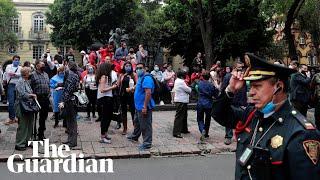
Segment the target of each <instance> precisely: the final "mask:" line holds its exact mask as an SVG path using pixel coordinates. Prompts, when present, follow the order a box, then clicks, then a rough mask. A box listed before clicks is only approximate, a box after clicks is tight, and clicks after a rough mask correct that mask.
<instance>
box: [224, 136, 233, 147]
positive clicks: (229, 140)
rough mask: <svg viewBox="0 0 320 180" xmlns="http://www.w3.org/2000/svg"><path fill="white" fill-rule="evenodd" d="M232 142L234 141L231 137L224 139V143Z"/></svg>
mask: <svg viewBox="0 0 320 180" xmlns="http://www.w3.org/2000/svg"><path fill="white" fill-rule="evenodd" d="M231 143H232V141H231V138H226V139H225V140H224V144H225V145H230V144H231Z"/></svg>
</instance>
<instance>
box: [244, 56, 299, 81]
mask: <svg viewBox="0 0 320 180" xmlns="http://www.w3.org/2000/svg"><path fill="white" fill-rule="evenodd" d="M245 64H246V66H247V67H248V69H247V71H246V72H245V75H244V76H245V77H244V80H246V81H257V80H264V79H268V78H271V77H277V78H279V79H281V80H287V79H288V78H289V76H290V75H291V74H293V73H295V72H296V70H294V69H290V68H287V67H284V66H281V65H276V64H271V63H269V62H267V60H266V59H265V58H262V57H259V56H256V55H254V54H253V53H246V54H245Z"/></svg>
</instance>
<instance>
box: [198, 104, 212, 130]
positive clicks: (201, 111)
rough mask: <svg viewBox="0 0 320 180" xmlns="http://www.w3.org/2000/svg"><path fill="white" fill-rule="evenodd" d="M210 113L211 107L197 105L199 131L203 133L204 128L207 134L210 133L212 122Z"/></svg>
mask: <svg viewBox="0 0 320 180" xmlns="http://www.w3.org/2000/svg"><path fill="white" fill-rule="evenodd" d="M210 113H211V108H202V107H197V121H198V127H199V131H200V133H202V132H203V130H206V134H205V135H208V134H209V129H210V123H211V114H210ZM204 115H205V116H206V117H205V118H204ZM204 120H205V121H204Z"/></svg>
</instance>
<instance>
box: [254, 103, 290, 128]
mask: <svg viewBox="0 0 320 180" xmlns="http://www.w3.org/2000/svg"><path fill="white" fill-rule="evenodd" d="M291 110H292V107H291V105H290V102H289V100H288V99H287V100H286V101H285V102H284V103H283V104H282V106H281V107H280V108H279V110H278V111H276V112H274V113H273V114H272V115H271V116H270V117H268V118H264V117H263V113H261V112H260V111H256V112H255V116H256V117H258V118H259V119H261V120H262V119H266V120H267V121H269V120H271V121H272V119H273V120H277V123H279V124H283V123H284V120H285V118H286V116H287V114H289V112H291Z"/></svg>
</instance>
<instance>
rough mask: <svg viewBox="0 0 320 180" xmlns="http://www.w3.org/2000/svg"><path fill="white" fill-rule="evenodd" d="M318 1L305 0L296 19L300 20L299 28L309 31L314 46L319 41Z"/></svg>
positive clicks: (319, 5) (319, 9)
mask: <svg viewBox="0 0 320 180" xmlns="http://www.w3.org/2000/svg"><path fill="white" fill-rule="evenodd" d="M319 17H320V1H318V0H306V2H305V3H304V5H303V7H302V8H301V10H300V13H299V15H298V17H297V19H298V20H299V22H300V26H301V30H302V31H307V32H309V33H311V35H312V39H313V43H314V45H315V47H318V46H319V42H320V18H319Z"/></svg>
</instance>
